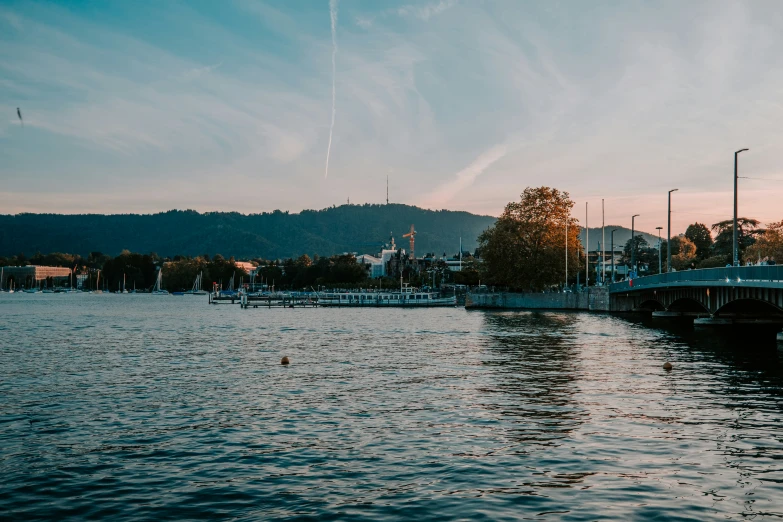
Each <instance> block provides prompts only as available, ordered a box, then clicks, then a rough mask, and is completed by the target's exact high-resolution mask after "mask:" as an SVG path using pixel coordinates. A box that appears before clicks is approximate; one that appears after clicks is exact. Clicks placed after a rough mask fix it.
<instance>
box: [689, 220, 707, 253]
mask: <svg viewBox="0 0 783 522" xmlns="http://www.w3.org/2000/svg"><path fill="white" fill-rule="evenodd" d="M685 237H687V238H688V239H690V240H691V241H692V242H693V244H694V245H696V257H697V258H698V259H707V258H708V257H710V254H711V253H712V234H710V229H709V228H707V225H705V224H703V223H693V224H692V225H688V229H687V230H686V231H685Z"/></svg>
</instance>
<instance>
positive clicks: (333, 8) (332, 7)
mask: <svg viewBox="0 0 783 522" xmlns="http://www.w3.org/2000/svg"><path fill="white" fill-rule="evenodd" d="M329 14H330V15H331V17H332V124H331V125H330V126H329V145H328V146H327V147H326V172H325V173H324V179H326V178H327V177H328V176H329V155H330V154H331V153H332V134H333V133H334V117H335V115H336V114H337V108H336V106H335V97H336V91H335V80H334V78H335V70H336V68H337V65H336V64H337V62H336V59H337V0H329Z"/></svg>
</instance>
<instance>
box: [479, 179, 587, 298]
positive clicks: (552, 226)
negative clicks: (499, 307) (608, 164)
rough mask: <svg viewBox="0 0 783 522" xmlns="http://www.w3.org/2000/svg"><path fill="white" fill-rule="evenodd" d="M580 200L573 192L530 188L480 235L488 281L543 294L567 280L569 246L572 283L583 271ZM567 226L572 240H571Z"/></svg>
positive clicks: (569, 268) (547, 188)
mask: <svg viewBox="0 0 783 522" xmlns="http://www.w3.org/2000/svg"><path fill="white" fill-rule="evenodd" d="M573 206H574V202H573V201H571V199H570V198H569V196H568V193H567V192H560V191H559V190H557V189H553V188H549V187H538V188H530V187H528V188H526V189H525V191H524V192H523V193H522V196H521V199H520V201H519V202H517V203H514V202H512V203H509V204H508V205H506V208H505V210H504V211H503V214H501V216H500V217H499V218H498V220H497V221H496V222H495V224H494V225H493V226H492V227H490V228H489V229H487V230H485V231H484V232H483V233H482V234H481V235H480V236H479V245H480V246H479V248H480V249H481V257H482V259H483V261H484V263H483V269H484V271H485V274H486V275H485V277H486V280H487V281H488V282H490V283H493V284H496V285H503V286H508V287H511V288H514V289H519V290H542V289H544V288H547V287H551V286H553V285H557V284H559V283H562V282H563V279H564V277H565V262H566V259H565V256H566V254H565V249H566V241H567V242H568V270H569V276H570V277H569V279H571V278H575V277H576V273H577V271H578V270H579V260H580V257H581V254H582V244H581V243H580V241H579V230H580V228H579V226H578V221H577V220H576V219H574V218H572V217H570V213H571V208H573ZM566 223H568V227H567V228H568V237H567V238H566Z"/></svg>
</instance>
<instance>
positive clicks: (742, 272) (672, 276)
mask: <svg viewBox="0 0 783 522" xmlns="http://www.w3.org/2000/svg"><path fill="white" fill-rule="evenodd" d="M709 281H714V282H716V283H724V284H726V283H729V284H730V283H737V282H742V281H775V282H783V265H772V266H735V267H725V268H700V269H696V270H683V271H680V272H668V273H665V274H657V275H652V276H644V277H637V278H635V279H634V280H633V281H621V282H619V283H611V284H609V291H610V292H622V291H626V290H638V289H640V288H649V287H653V286H656V287H659V286H666V285H669V284H675V283H680V284H681V283H687V282H698V283H702V284H703V283H704V282H709Z"/></svg>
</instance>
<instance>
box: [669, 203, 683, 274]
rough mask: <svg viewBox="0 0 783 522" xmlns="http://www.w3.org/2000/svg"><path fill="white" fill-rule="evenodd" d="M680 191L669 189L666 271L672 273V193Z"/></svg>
mask: <svg viewBox="0 0 783 522" xmlns="http://www.w3.org/2000/svg"><path fill="white" fill-rule="evenodd" d="M678 190H680V189H671V190H670V191H669V217H668V221H669V228H668V229H667V230H666V271H667V272H671V271H672V192H677V191H678Z"/></svg>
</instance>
